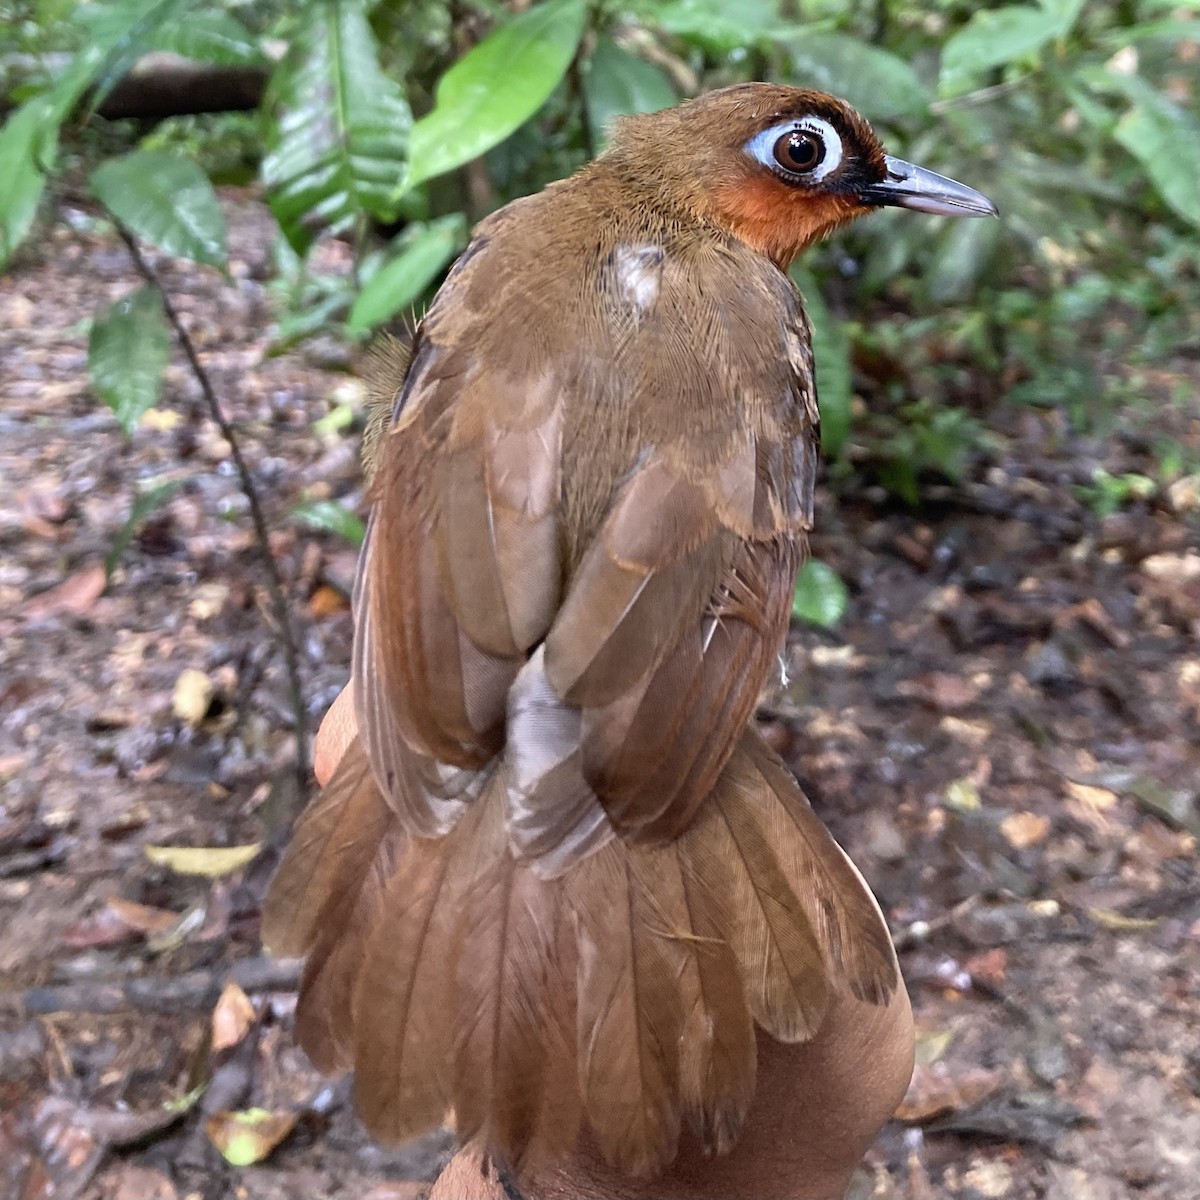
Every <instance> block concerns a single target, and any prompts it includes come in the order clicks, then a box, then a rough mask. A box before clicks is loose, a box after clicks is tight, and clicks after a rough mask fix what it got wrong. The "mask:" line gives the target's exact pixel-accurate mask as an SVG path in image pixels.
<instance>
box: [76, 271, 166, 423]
mask: <svg viewBox="0 0 1200 1200" xmlns="http://www.w3.org/2000/svg"><path fill="white" fill-rule="evenodd" d="M170 357H171V334H170V331H169V330H168V329H167V322H166V318H165V317H164V316H163V308H162V300H161V299H160V297H159V294H158V292H156V291H155V290H154V289H153V288H149V287H144V288H141V289H140V290H138V291H136V292H133V293H132V294H131V295H128V296H125V297H123V298H122V299H120V300H118V301H117V302H116V303H115V304H113V305H111V306H110V307H109V308H107V309H105V310H104V312H103V313H101V314H100V316H98V317H97V318H96V320H95V321H94V322H93V323H92V333H91V337H90V338H89V340H88V370H89V372H90V373H91V376H92V387H94V388H95V389H96V393H97V395H99V397H100V399H101V400H103V401H104V403H105V404H107V405H108V407H109V408H111V409H112V410H113V412H114V413H116V415H117V422H118V423H119V424H120V426H121V428H122V429H123V430H124V431H125V436H126V437H130V436H132V434H133V431H134V429H135V428H137V423H138V421H139V419H140V418H141V416H142V413H144V412H145V411H146V409H148V408H152V407H153V405H154V402H155V401H156V400H157V399H158V390H159V387H160V385H161V383H162V374H163V371H164V370H165V369H166V365H167V362H168V360H169V359H170Z"/></svg>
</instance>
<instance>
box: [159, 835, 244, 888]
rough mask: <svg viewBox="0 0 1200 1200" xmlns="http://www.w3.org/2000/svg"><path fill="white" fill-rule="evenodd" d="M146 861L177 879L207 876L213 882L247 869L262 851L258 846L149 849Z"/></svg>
mask: <svg viewBox="0 0 1200 1200" xmlns="http://www.w3.org/2000/svg"><path fill="white" fill-rule="evenodd" d="M144 849H145V851H146V857H147V858H148V859H149V860H150V861H151V862H152V863H156V864H157V865H158V866H160V867H166V868H168V869H169V870H171V871H174V872H175V873H176V874H177V875H204V876H207V877H208V878H210V879H213V878H216V877H217V876H220V875H230V874H232V873H233V872H234V871H236V870H237V869H238V868H239V867H244V866H245V865H246V864H247V863H248V862H249V861H250V860H251V859H252V858H253V857H254V856H255V855H256V854H257V853H258V850H259V843H258V842H251V843H250V844H249V845H245V846H146V847H144Z"/></svg>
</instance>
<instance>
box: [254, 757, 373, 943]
mask: <svg viewBox="0 0 1200 1200" xmlns="http://www.w3.org/2000/svg"><path fill="white" fill-rule="evenodd" d="M389 823H390V812H389V810H388V807H387V804H386V802H385V801H384V799H383V796H382V794H381V793H380V791H379V788H378V787H376V786H375V780H374V779H373V778H372V776H371V768H370V766H369V765H368V763H367V756H366V754H365V752H364V751H363V748H362V743H361V742H359V741H358V740H357V739H356V740H355V741H354V742H353V743H352V744H351V745H350V747H349V748H348V749H347V751H346V753H345V754H344V755H343V756H342V761H341V762H340V763H339V764H338V768H337V770H336V771H335V772H334V774H333V778H332V779H331V780H330V781H329V785H328V786H327V787H326V788H325V790H324V791H323V792H322V793H321V795H320V796H319V797H318V799H317V801H316V803H315V804H313V805H311V806H310V807H309V808H308V809H307V810H306V811H305V812H304V814H303V815H302V816H301V818H300V820H299V821H298V822H297V824H296V828H295V830H294V831H293V833H292V840H291V843H290V844H289V846H288V850H287V854H286V855H285V856H284V860H283V863H282V865H281V866H280V868H279V871H278V872H277V873H276V876H275V881H274V884H273V886H272V888H271V894H270V896H269V897H268V900H267V904H266V907H265V908H264V911H263V920H262V939H263V943H264V944H265V945H266V947H267V948H268V949H269V950H270V951H271V953H272V954H278V955H281V956H286V955H298V954H306V953H308V952H309V951H310V950H311V949H312V948H313V945H314V943H315V942H316V941H317V940H318V937H319V936H320V934H321V932H322V931H325V932H328V931H329V930H330V928H331V927H335V928H336V927H338V926H340V925H341V924H342V923H343V922H344V921H345V920H346V918H347V917H348V915H349V911H350V909H351V908H352V907H353V905H354V903H355V900H356V898H357V895H358V891H359V888H360V887H361V886H362V881H363V880H364V879H365V878H366V876H367V873H368V870H369V868H370V866H371V862H372V860H374V859H375V857H376V855H377V853H378V850H379V844H380V842H381V841H382V839H383V836H384V833H385V831H386V830H387V828H388V825H389Z"/></svg>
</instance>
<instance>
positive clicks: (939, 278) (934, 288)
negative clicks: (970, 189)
mask: <svg viewBox="0 0 1200 1200" xmlns="http://www.w3.org/2000/svg"><path fill="white" fill-rule="evenodd" d="M949 224H950V228H949V229H947V230H946V231H945V233H943V234H942V236H941V237H940V238H939V239H938V246H937V250H936V252H935V253H934V255H933V257H932V260H931V261H929V262H928V263H927V265H926V268H925V270H926V273H927V283H928V289H929V296H930V299H931V300H932V301H933V303H934V304H935V305H937V306H938V307H939V308H940V307H942V306H944V305H946V304H953V303H956V302H960V301H964V300H966V299H967V298H968V297H969V296H970V294H971V291H972V289H973V288H974V287H975V284H976V282H977V281H978V280H979V278H980V276H981V275H982V274H983V272H984V270H985V269H986V268H987V266H988V265H989V264H990V263H991V262H992V256H993V255H994V253H995V250H996V246H997V243H998V242H999V241H1000V238H1001V236H1002V234H1003V231H1004V226H1003V225H1001V223H1000V222H999V221H952V222H949Z"/></svg>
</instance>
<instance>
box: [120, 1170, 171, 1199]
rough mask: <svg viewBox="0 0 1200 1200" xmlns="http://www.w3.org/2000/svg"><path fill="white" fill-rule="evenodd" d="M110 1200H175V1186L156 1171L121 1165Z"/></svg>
mask: <svg viewBox="0 0 1200 1200" xmlns="http://www.w3.org/2000/svg"><path fill="white" fill-rule="evenodd" d="M118 1171H119V1172H120V1173H119V1174H118V1176H117V1180H116V1188H115V1190H114V1191H113V1193H112V1200H175V1197H176V1195H177V1193H176V1191H175V1185H174V1184H173V1183H172V1182H171V1181H170V1180H169V1179H168V1178H167V1177H166V1176H165V1175H162V1174H160V1173H159V1172H158V1171H152V1170H151V1169H150V1168H149V1167H138V1166H135V1165H134V1164H133V1163H122V1164H121V1165H120V1166H119V1167H118Z"/></svg>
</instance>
